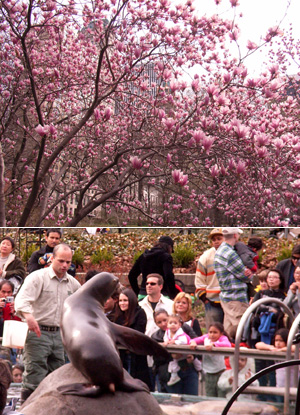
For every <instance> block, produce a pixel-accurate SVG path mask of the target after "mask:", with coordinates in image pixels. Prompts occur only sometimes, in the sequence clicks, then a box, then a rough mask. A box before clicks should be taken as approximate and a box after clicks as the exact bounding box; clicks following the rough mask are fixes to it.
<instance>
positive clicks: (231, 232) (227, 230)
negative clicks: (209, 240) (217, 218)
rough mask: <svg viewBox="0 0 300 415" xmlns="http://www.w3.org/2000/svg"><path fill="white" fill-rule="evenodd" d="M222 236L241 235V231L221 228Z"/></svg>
mask: <svg viewBox="0 0 300 415" xmlns="http://www.w3.org/2000/svg"><path fill="white" fill-rule="evenodd" d="M222 231H223V235H233V234H235V233H239V234H242V233H243V231H242V229H240V228H222Z"/></svg>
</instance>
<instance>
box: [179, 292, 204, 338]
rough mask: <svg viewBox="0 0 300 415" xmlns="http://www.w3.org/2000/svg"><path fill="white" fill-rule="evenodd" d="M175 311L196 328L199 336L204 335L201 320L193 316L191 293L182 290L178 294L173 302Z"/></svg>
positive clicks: (186, 322) (185, 321)
mask: <svg viewBox="0 0 300 415" xmlns="http://www.w3.org/2000/svg"><path fill="white" fill-rule="evenodd" d="M173 313H174V314H179V315H180V317H181V318H182V320H183V322H184V323H185V324H188V325H189V326H190V327H191V328H192V329H193V330H194V332H195V333H196V335H197V337H199V336H201V335H202V331H201V328H200V324H199V321H198V320H197V319H196V318H194V317H193V313H192V298H191V296H190V295H189V294H187V293H185V292H180V293H178V294H177V295H176V297H175V298H174V303H173ZM190 337H193V336H190Z"/></svg>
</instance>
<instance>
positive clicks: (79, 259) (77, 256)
mask: <svg viewBox="0 0 300 415" xmlns="http://www.w3.org/2000/svg"><path fill="white" fill-rule="evenodd" d="M72 262H73V263H74V264H75V265H76V267H78V266H82V265H83V263H84V253H83V252H82V250H81V249H76V250H75V252H74V254H73V257H72Z"/></svg>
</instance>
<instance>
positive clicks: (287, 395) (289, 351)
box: [283, 314, 300, 415]
mask: <svg viewBox="0 0 300 415" xmlns="http://www.w3.org/2000/svg"><path fill="white" fill-rule="evenodd" d="M299 323H300V314H298V315H297V317H296V318H295V320H294V322H293V324H292V327H291V329H290V332H289V336H288V340H287V350H286V360H291V357H292V344H293V340H294V337H295V334H296V332H297V331H298V330H299ZM297 349H298V348H297V347H296V351H297ZM295 353H296V352H295ZM290 384H291V369H290V367H287V369H286V377H285V391H284V406H283V413H284V415H288V414H289V400H290V399H289V398H290Z"/></svg>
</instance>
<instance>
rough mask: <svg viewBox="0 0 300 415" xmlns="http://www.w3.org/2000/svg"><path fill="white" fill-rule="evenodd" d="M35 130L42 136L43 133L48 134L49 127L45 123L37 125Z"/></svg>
mask: <svg viewBox="0 0 300 415" xmlns="http://www.w3.org/2000/svg"><path fill="white" fill-rule="evenodd" d="M35 131H36V132H37V133H38V134H39V135H40V136H41V137H43V136H44V135H46V134H48V132H49V127H48V126H47V125H44V126H42V125H40V124H39V125H38V126H37V127H36V129H35Z"/></svg>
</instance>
